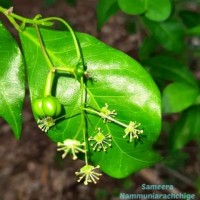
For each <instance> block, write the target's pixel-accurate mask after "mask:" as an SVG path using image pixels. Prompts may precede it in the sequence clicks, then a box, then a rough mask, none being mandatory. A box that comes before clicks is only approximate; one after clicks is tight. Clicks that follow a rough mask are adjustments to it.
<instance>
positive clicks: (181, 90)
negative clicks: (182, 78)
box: [162, 82, 199, 113]
mask: <svg viewBox="0 0 200 200" xmlns="http://www.w3.org/2000/svg"><path fill="white" fill-rule="evenodd" d="M198 93H199V88H198V87H195V86H194V85H191V84H188V83H187V82H174V83H172V84H169V85H168V86H167V87H166V88H165V89H164V91H163V96H162V103H163V112H165V113H175V112H180V111H182V110H184V109H186V108H188V107H189V106H191V105H192V104H193V103H194V102H195V100H196V98H197V96H198Z"/></svg>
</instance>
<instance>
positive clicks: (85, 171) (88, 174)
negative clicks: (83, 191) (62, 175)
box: [75, 165, 102, 185]
mask: <svg viewBox="0 0 200 200" xmlns="http://www.w3.org/2000/svg"><path fill="white" fill-rule="evenodd" d="M98 168H100V167H99V165H97V166H96V167H94V166H92V165H85V166H83V167H82V168H81V169H80V172H75V174H76V176H80V177H79V179H78V182H80V181H81V180H82V179H83V178H84V179H85V180H84V185H88V183H92V182H93V183H94V184H96V183H97V181H98V180H99V176H101V175H102V174H100V173H97V172H95V171H94V170H95V169H98Z"/></svg>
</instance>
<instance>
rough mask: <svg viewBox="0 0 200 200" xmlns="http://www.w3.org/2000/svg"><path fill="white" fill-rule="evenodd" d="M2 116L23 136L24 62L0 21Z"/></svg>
mask: <svg viewBox="0 0 200 200" xmlns="http://www.w3.org/2000/svg"><path fill="white" fill-rule="evenodd" d="M0 38H1V44H0V57H1V59H0V69H1V76H0V116H1V117H3V118H4V119H5V120H6V121H7V122H8V124H9V125H10V126H11V128H12V130H13V132H14V134H15V136H16V138H19V137H20V136H21V129H22V105H23V100H24V94H25V86H24V84H25V77H24V64H23V58H22V55H21V52H20V50H19V48H18V45H17V43H16V42H15V40H14V39H13V38H12V36H11V35H10V33H9V32H8V31H7V30H6V28H5V27H4V26H3V24H2V23H0Z"/></svg>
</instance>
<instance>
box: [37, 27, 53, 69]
mask: <svg viewBox="0 0 200 200" xmlns="http://www.w3.org/2000/svg"><path fill="white" fill-rule="evenodd" d="M34 27H35V30H36V33H37V36H38V40H39V43H40V47H41V49H42V53H43V55H44V58H45V60H46V62H47V64H48V66H49V68H50V69H52V68H53V63H52V61H51V59H50V57H49V55H48V54H47V51H46V49H45V47H44V44H43V41H42V37H41V34H40V30H39V28H38V25H37V24H34Z"/></svg>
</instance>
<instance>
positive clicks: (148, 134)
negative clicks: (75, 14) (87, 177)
mask: <svg viewBox="0 0 200 200" xmlns="http://www.w3.org/2000/svg"><path fill="white" fill-rule="evenodd" d="M41 34H42V37H43V38H44V44H45V47H46V49H47V52H48V54H49V55H50V57H51V59H52V61H53V63H54V65H55V66H63V65H65V63H67V65H68V66H72V67H73V66H74V65H75V64H76V62H77V60H76V57H75V56H74V54H75V47H74V44H73V41H72V40H70V38H71V36H70V35H69V33H66V32H59V31H49V30H41ZM77 36H78V39H79V42H80V45H81V49H82V52H83V57H84V61H85V63H87V71H89V72H90V73H92V74H94V76H95V79H96V81H93V82H90V81H88V83H87V87H88V90H87V92H88V103H87V104H88V106H89V107H92V108H95V109H97V110H99V109H100V108H102V107H103V106H104V104H105V103H107V104H108V105H109V107H110V108H111V109H115V110H116V112H117V117H116V118H117V119H119V120H120V121H123V122H125V123H129V121H137V122H140V123H141V124H142V125H141V126H142V128H143V129H144V135H145V137H144V138H141V142H138V144H135V145H134V143H129V142H128V140H127V139H123V137H122V136H123V135H124V128H123V127H120V126H118V125H116V124H113V123H106V124H104V123H103V120H101V119H99V117H98V116H94V115H93V114H87V117H86V118H87V121H88V122H87V123H88V137H90V136H95V130H96V129H97V128H98V127H101V129H102V131H103V133H104V134H107V133H110V134H111V135H112V147H111V148H109V149H108V150H107V152H104V151H101V152H98V151H94V150H93V149H92V148H90V152H91V155H90V159H91V161H92V163H94V164H95V165H98V164H101V170H103V171H104V172H105V173H107V174H108V175H110V176H113V177H117V178H122V177H125V176H128V175H129V174H130V173H132V172H135V171H137V170H139V169H141V168H144V167H147V166H150V165H152V164H153V163H155V162H157V161H158V160H159V159H160V158H159V156H158V155H157V154H156V153H155V152H153V151H152V144H153V142H154V141H155V140H156V139H157V137H158V134H159V130H160V96H159V92H158V90H157V88H156V86H155V84H154V83H153V81H152V80H151V77H150V76H149V75H148V74H147V72H146V71H145V70H144V69H143V68H142V67H141V66H140V65H139V64H138V63H137V62H136V61H134V60H133V59H131V58H130V57H128V56H127V55H125V54H123V53H122V52H119V51H117V50H115V49H112V48H110V47H109V46H107V45H105V44H103V43H101V42H100V41H98V40H97V39H95V38H93V37H91V36H89V35H86V34H80V33H79V34H78V33H77ZM36 37H37V35H36V33H35V31H34V29H31V28H29V29H27V30H26V31H25V32H23V33H22V34H21V41H22V46H23V50H24V54H25V58H26V64H27V66H28V81H29V88H30V94H31V99H32V100H34V99H37V98H38V97H41V96H42V94H43V88H44V85H45V80H46V79H45V77H46V76H47V73H48V65H47V64H46V63H45V59H44V56H43V55H42V52H41V49H40V46H39V42H38V41H37V39H35V38H36ZM103 52H105V53H103ZM32 54H34V55H37V56H36V57H33V56H32ZM66 55H67V56H66ZM110 58H115V60H113V59H110ZM41 66H42V68H41ZM38 82H39V83H40V84H39V85H38ZM79 85H80V84H79V82H78V81H77V80H75V79H74V78H70V77H68V78H67V77H66V76H61V75H58V76H57V86H56V88H54V91H53V94H55V95H56V96H57V98H58V99H59V100H60V102H61V103H62V105H64V110H65V114H66V118H70V119H65V120H62V121H60V122H59V123H57V124H56V125H55V126H54V127H53V128H52V129H50V131H49V132H48V136H49V137H50V138H51V139H52V140H53V141H55V142H62V141H64V140H65V139H66V138H70V139H78V140H80V141H83V140H84V138H83V135H82V132H80V127H81V126H82V125H81V124H80V121H81V116H80V115H77V113H79V109H80V93H81V91H80V86H79ZM133 91H134V92H133ZM147 91H148V92H147ZM116 98H117V99H118V102H116ZM72 116H74V117H72ZM144 151H145V152H146V153H145V154H144ZM119 157H120V158H121V159H119ZM116 166H121V167H120V168H118V169H116Z"/></svg>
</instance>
